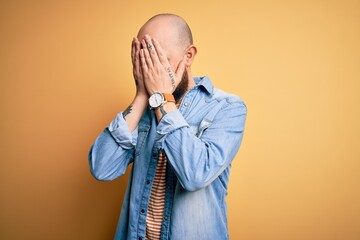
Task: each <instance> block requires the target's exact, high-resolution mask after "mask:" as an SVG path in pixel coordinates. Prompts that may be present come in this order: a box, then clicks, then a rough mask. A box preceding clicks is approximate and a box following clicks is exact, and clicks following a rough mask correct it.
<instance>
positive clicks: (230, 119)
mask: <svg viewBox="0 0 360 240" xmlns="http://www.w3.org/2000/svg"><path fill="white" fill-rule="evenodd" d="M246 114H247V109H246V105H245V104H244V103H243V102H233V103H229V104H227V105H226V106H224V107H223V108H222V109H221V110H219V112H218V113H217V114H216V115H215V117H214V118H213V119H212V121H211V123H210V122H209V123H210V124H208V127H207V128H206V129H205V130H203V133H202V135H201V136H200V137H197V136H196V135H194V133H193V132H192V131H191V129H190V127H189V125H188V124H187V123H186V121H185V119H184V117H183V116H182V115H181V113H180V112H179V111H178V110H177V111H173V112H170V113H168V114H166V115H165V116H164V117H163V118H162V120H161V121H160V123H159V125H158V128H157V137H158V139H159V141H163V143H162V148H163V149H164V151H165V153H166V156H167V158H168V161H169V162H170V163H171V165H172V167H173V168H174V171H175V173H176V175H177V177H178V179H179V181H180V184H181V185H182V186H183V187H184V188H185V189H186V190H188V191H195V190H197V189H200V188H203V187H206V186H207V185H209V184H210V183H211V182H212V181H214V180H215V179H216V178H217V177H218V176H219V175H220V174H221V173H222V172H223V171H224V170H225V168H226V167H227V166H229V164H230V163H231V161H232V159H233V158H234V157H235V155H236V153H237V151H238V149H239V147H240V144H241V141H242V138H243V133H244V127H245V120H246Z"/></svg>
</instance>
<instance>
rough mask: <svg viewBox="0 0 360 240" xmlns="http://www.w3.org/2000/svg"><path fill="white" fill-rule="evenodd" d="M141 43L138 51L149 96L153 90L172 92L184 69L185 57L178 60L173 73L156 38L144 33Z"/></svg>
mask: <svg viewBox="0 0 360 240" xmlns="http://www.w3.org/2000/svg"><path fill="white" fill-rule="evenodd" d="M141 44H142V46H143V49H141V51H140V60H141V69H142V72H143V75H144V83H145V86H146V89H147V91H148V94H149V95H150V96H151V95H152V94H153V93H154V92H160V93H173V92H174V90H175V87H176V86H177V84H178V83H179V82H180V81H181V77H182V75H183V73H184V71H185V59H183V60H182V61H180V63H179V65H178V67H177V69H176V72H175V73H173V71H172V69H171V67H170V64H169V61H168V59H167V57H166V56H165V53H164V51H163V49H162V48H161V46H160V44H159V42H158V41H157V40H156V39H154V38H153V39H151V38H150V36H149V35H146V36H145V39H143V40H142V41H141Z"/></svg>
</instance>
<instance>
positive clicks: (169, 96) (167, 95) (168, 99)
mask: <svg viewBox="0 0 360 240" xmlns="http://www.w3.org/2000/svg"><path fill="white" fill-rule="evenodd" d="M163 96H164V100H165V101H166V102H173V103H174V102H175V98H174V95H172V94H171V93H163Z"/></svg>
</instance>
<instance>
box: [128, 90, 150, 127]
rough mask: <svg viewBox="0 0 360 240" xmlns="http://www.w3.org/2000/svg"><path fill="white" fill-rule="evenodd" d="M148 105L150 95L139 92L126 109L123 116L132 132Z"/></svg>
mask: <svg viewBox="0 0 360 240" xmlns="http://www.w3.org/2000/svg"><path fill="white" fill-rule="evenodd" d="M147 106H148V96H147V95H140V94H138V95H136V96H135V98H134V100H133V101H132V103H131V104H130V105H129V106H128V107H127V108H126V109H125V110H124V112H123V117H124V119H125V121H126V124H127V125H128V127H129V130H130V131H131V132H132V131H134V130H135V128H136V126H137V125H138V123H139V121H140V119H141V116H142V115H143V114H144V111H145V109H146V107H147Z"/></svg>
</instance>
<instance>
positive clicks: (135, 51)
mask: <svg viewBox="0 0 360 240" xmlns="http://www.w3.org/2000/svg"><path fill="white" fill-rule="evenodd" d="M140 49H141V46H140V41H139V40H138V39H137V38H136V37H135V38H134V39H133V41H132V44H131V61H132V65H133V75H134V79H135V84H136V95H137V96H146V98H149V95H148V93H147V91H146V88H145V85H144V77H143V73H142V70H141V66H140Z"/></svg>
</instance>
